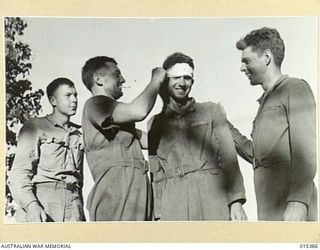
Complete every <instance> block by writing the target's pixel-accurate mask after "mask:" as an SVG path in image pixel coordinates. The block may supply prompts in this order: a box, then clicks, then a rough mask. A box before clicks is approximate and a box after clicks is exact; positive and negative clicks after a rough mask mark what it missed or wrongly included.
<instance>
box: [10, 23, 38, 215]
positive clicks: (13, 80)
mask: <svg viewBox="0 0 320 250" xmlns="http://www.w3.org/2000/svg"><path fill="white" fill-rule="evenodd" d="M4 27H5V72H6V142H7V154H6V173H7V171H9V170H10V169H11V166H12V163H13V159H14V148H15V146H16V145H17V135H16V130H17V127H18V126H19V125H21V124H23V123H24V122H25V121H26V120H28V119H30V118H31V117H34V116H37V115H39V112H40V111H41V105H40V100H41V97H42V96H43V94H44V92H43V90H41V89H39V90H36V91H33V90H32V83H31V82H30V81H29V80H28V79H27V77H28V75H29V74H30V70H31V68H32V64H31V62H30V61H31V56H32V54H31V49H30V46H29V45H28V44H26V43H24V42H22V41H21V40H20V38H21V37H23V35H24V30H25V29H26V28H27V22H26V21H25V20H23V19H21V18H19V17H6V18H5V19H4ZM6 178H7V175H6ZM6 196H7V202H6V214H7V213H11V214H14V208H13V207H12V206H11V205H10V202H11V200H12V198H11V195H10V191H9V189H8V187H7V186H6Z"/></svg>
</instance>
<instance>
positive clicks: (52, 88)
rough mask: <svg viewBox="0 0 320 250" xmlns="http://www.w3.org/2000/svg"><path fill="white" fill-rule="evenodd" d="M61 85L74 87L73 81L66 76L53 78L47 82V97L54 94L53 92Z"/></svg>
mask: <svg viewBox="0 0 320 250" xmlns="http://www.w3.org/2000/svg"><path fill="white" fill-rule="evenodd" d="M61 85H68V86H70V87H74V83H73V82H72V81H71V80H69V79H68V78H63V77H60V78H57V79H55V80H53V81H52V82H50V83H49V85H48V86H47V91H46V92H47V96H48V99H50V97H51V96H53V95H54V92H55V91H56V90H57V89H58V88H59V87H60V86H61Z"/></svg>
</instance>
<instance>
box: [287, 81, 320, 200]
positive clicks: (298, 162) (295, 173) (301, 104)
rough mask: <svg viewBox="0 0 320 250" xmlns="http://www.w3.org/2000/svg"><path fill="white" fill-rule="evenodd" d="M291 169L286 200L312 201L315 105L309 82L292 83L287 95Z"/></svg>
mask: <svg viewBox="0 0 320 250" xmlns="http://www.w3.org/2000/svg"><path fill="white" fill-rule="evenodd" d="M287 112H288V122H289V142H290V153H291V170H290V174H289V181H290V187H289V195H288V198H287V201H299V202H302V203H305V204H306V205H309V204H310V202H311V196H312V192H313V189H314V184H313V178H314V177H315V174H316V164H317V162H316V105H315V100H314V96H313V93H312V91H311V89H310V87H309V85H308V84H307V83H306V82H304V81H299V82H295V83H292V84H291V85H290V87H289V95H288V107H287Z"/></svg>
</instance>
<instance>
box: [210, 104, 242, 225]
mask: <svg viewBox="0 0 320 250" xmlns="http://www.w3.org/2000/svg"><path fill="white" fill-rule="evenodd" d="M213 109H214V110H215V111H216V112H215V114H214V115H213V117H214V121H213V124H214V127H213V131H214V134H215V136H216V138H217V143H218V147H219V157H220V162H221V165H222V169H223V172H224V176H225V178H226V188H227V198H228V203H229V207H230V218H231V220H246V219H247V216H246V214H245V212H244V210H243V208H242V204H243V203H244V202H245V201H246V197H245V190H244V185H243V178H242V174H241V172H240V169H239V164H238V159H237V153H236V149H235V147H234V143H233V140H232V135H231V133H230V130H229V127H228V124H227V119H226V117H225V114H224V112H223V109H222V108H221V107H220V106H217V107H216V108H215V107H213Z"/></svg>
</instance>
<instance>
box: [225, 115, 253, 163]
mask: <svg viewBox="0 0 320 250" xmlns="http://www.w3.org/2000/svg"><path fill="white" fill-rule="evenodd" d="M228 126H229V129H230V132H231V134H232V138H233V142H234V144H235V147H236V150H237V153H238V154H239V155H240V156H241V157H242V158H243V159H244V160H246V161H248V162H250V163H252V162H253V145H252V141H251V140H249V139H248V138H247V137H246V136H244V135H242V134H241V133H240V132H239V130H238V129H236V128H235V127H234V126H233V125H232V124H231V123H230V122H229V121H228Z"/></svg>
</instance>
